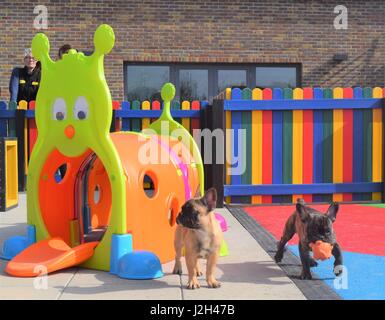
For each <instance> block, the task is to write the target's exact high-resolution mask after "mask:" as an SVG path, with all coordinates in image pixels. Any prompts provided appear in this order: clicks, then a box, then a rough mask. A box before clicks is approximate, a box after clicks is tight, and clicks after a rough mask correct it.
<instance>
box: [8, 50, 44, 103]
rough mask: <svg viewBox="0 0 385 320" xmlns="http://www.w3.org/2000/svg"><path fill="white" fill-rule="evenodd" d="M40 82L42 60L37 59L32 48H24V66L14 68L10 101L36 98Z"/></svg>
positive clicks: (17, 101) (10, 84) (10, 87)
mask: <svg viewBox="0 0 385 320" xmlns="http://www.w3.org/2000/svg"><path fill="white" fill-rule="evenodd" d="M39 84H40V62H39V61H36V59H35V58H34V56H33V55H32V50H31V49H30V48H28V49H25V50H24V67H23V68H14V69H13V71H12V75H11V79H10V81H9V92H10V101H15V102H16V103H17V104H19V102H20V101H21V100H25V101H27V102H30V101H34V100H36V95H37V92H38V90H39Z"/></svg>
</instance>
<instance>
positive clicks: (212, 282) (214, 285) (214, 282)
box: [207, 279, 221, 288]
mask: <svg viewBox="0 0 385 320" xmlns="http://www.w3.org/2000/svg"><path fill="white" fill-rule="evenodd" d="M207 284H208V286H209V288H220V286H221V283H220V282H218V281H217V280H215V279H213V280H208V281H207Z"/></svg>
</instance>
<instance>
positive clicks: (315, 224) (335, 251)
mask: <svg viewBox="0 0 385 320" xmlns="http://www.w3.org/2000/svg"><path fill="white" fill-rule="evenodd" d="M338 209H339V205H338V203H335V202H334V203H332V204H331V205H330V207H329V209H328V211H327V212H326V214H323V213H321V212H319V211H317V210H315V209H313V208H310V207H308V206H306V205H305V202H304V200H303V199H297V204H296V211H295V212H294V213H293V214H292V215H291V216H290V217H289V219H288V220H287V221H286V225H285V229H284V231H283V235H282V238H281V240H280V241H279V242H278V246H277V249H278V250H277V253H276V254H275V257H274V258H275V262H277V263H278V262H280V261H281V260H282V258H283V254H284V250H285V245H286V243H287V242H288V241H289V240H290V239H291V238H292V237H293V236H294V234H295V233H297V234H298V237H299V244H298V248H299V254H300V258H301V262H302V274H301V279H309V280H310V279H312V275H311V272H310V267H315V266H317V262H316V261H315V260H314V259H312V258H311V257H310V243H316V242H317V241H322V242H325V243H329V244H330V245H331V246H332V251H331V254H332V255H333V256H334V258H335V261H334V274H335V275H336V276H338V275H340V274H341V273H342V252H341V248H340V246H339V245H338V243H337V240H336V235H335V232H334V230H333V223H334V221H335V220H336V217H337V212H338Z"/></svg>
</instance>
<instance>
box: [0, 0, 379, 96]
mask: <svg viewBox="0 0 385 320" xmlns="http://www.w3.org/2000/svg"><path fill="white" fill-rule="evenodd" d="M38 4H43V5H46V6H47V8H48V14H49V19H48V23H49V25H48V30H46V31H44V32H45V33H46V34H47V35H48V37H49V39H50V42H51V56H52V57H54V56H56V54H57V50H58V48H59V47H60V46H61V45H62V44H64V43H71V44H72V45H73V46H74V47H76V48H77V49H79V50H82V51H87V50H92V46H93V42H92V37H93V32H94V30H95V29H96V27H97V26H98V25H99V24H101V23H108V24H110V25H111V26H112V27H113V28H114V31H115V35H116V40H117V41H116V46H115V48H114V49H113V51H112V53H111V54H110V55H108V56H107V57H106V63H105V71H106V77H107V81H108V83H109V86H110V89H111V92H112V96H113V98H114V99H122V98H123V61H167V62H178V61H181V62H221V63H223V62H229V63H231V62H268V63H269V62H280V63H283V62H300V63H302V66H303V69H302V71H303V75H302V77H303V78H302V79H303V86H355V85H359V86H382V87H383V86H384V71H385V70H384V63H385V43H384V36H385V28H384V27H385V19H384V17H385V2H384V1H382V0H377V1H375V0H369V1H356V0H349V1H327V0H323V1H311V0H309V1H304V0H302V1H290V0H275V1H257V0H254V1H236V0H221V1H219V0H215V1H202V0H193V1H190V0H167V1H166V0H153V1H152V0H142V1H125V0H119V1H115V0H114V1H112V0H111V1H86V0H76V1H75V0H51V1H48V0H46V1H39V2H37V1H31V2H29V1H4V0H0V32H1V37H0V89H1V97H0V98H1V99H2V100H3V99H8V97H9V94H8V81H9V76H10V72H11V70H12V68H13V67H14V66H17V65H20V66H21V65H22V61H23V49H24V48H25V47H29V46H30V42H31V39H32V37H33V35H34V34H35V32H36V30H35V29H34V28H33V20H34V18H35V16H36V15H35V14H34V13H33V9H34V6H35V5H38ZM338 4H343V5H345V6H346V7H347V8H348V10H349V11H348V13H349V20H348V21H349V27H348V29H347V30H335V29H334V27H333V20H334V18H335V14H334V13H333V9H334V7H335V6H336V5H338ZM340 52H342V53H348V55H349V59H348V61H345V62H342V63H340V64H337V63H335V62H333V61H332V57H333V55H334V54H335V53H340Z"/></svg>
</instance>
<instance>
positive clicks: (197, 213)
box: [173, 188, 223, 289]
mask: <svg viewBox="0 0 385 320" xmlns="http://www.w3.org/2000/svg"><path fill="white" fill-rule="evenodd" d="M216 204H217V191H216V190H215V189H214V188H211V189H209V190H207V192H206V194H205V195H204V196H203V197H202V198H194V199H191V200H189V201H187V202H186V203H185V204H184V205H183V207H182V211H181V212H180V213H179V215H178V217H177V219H176V222H177V224H178V226H177V228H176V231H175V240H174V246H175V266H174V271H173V273H175V274H182V263H181V257H182V248H183V246H184V247H185V258H186V265H187V270H188V284H187V288H188V289H196V288H199V287H200V284H199V282H198V279H197V276H200V275H202V272H201V271H200V268H199V263H198V259H199V258H204V259H207V267H206V281H207V284H208V286H209V287H210V288H219V287H220V283H219V282H218V281H217V280H216V279H215V275H214V273H215V267H216V264H217V260H218V256H219V250H220V247H221V243H222V240H223V235H222V230H221V227H220V225H219V222H218V221H217V219H216V218H215V214H214V212H213V210H214V208H215V207H216Z"/></svg>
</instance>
